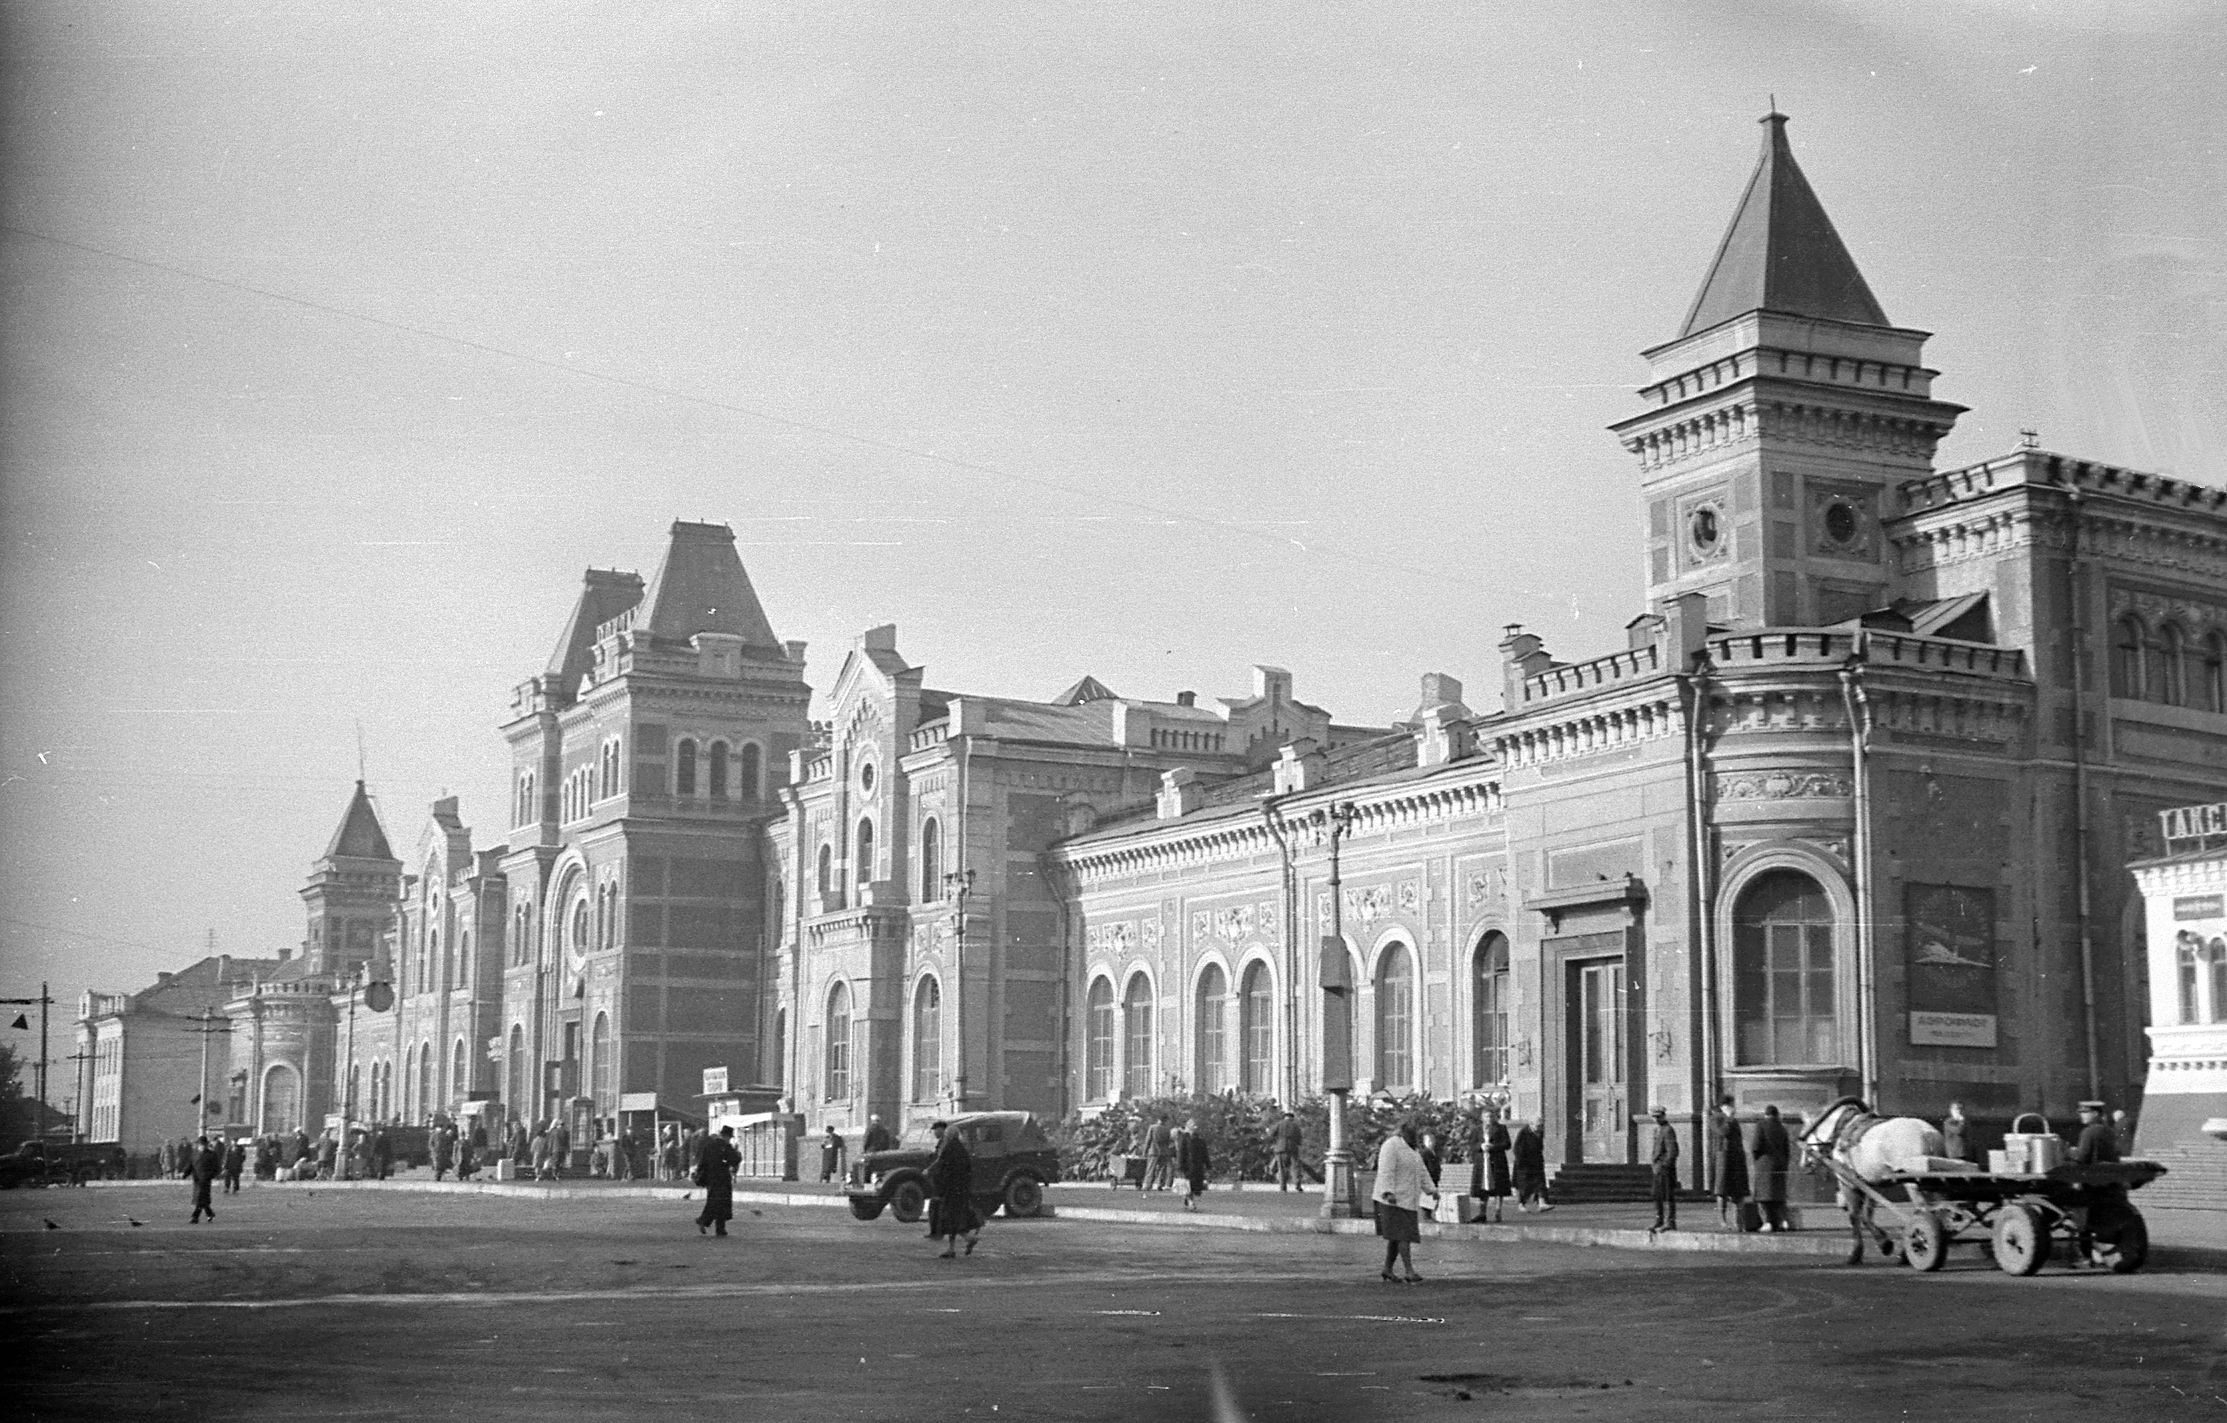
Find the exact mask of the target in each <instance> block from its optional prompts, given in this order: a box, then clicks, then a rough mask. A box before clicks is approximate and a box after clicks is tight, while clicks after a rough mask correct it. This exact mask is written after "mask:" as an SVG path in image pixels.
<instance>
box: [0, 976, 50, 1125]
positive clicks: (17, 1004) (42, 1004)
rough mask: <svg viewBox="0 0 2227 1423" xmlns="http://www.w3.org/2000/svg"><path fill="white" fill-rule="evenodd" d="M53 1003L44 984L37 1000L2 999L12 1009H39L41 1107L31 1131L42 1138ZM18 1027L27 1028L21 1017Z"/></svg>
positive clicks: (0, 1000)
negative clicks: (49, 1018)
mask: <svg viewBox="0 0 2227 1423" xmlns="http://www.w3.org/2000/svg"><path fill="white" fill-rule="evenodd" d="M53 1002H54V996H53V995H52V994H50V993H48V992H47V987H46V984H45V983H44V982H41V983H40V984H39V996H38V997H36V998H0V1003H4V1004H6V1005H8V1006H9V1007H12V1008H28V1007H30V1006H31V1005H32V1004H34V1003H35V1004H37V1005H38V1008H39V1063H38V1069H37V1072H36V1074H35V1075H36V1077H37V1079H38V1084H39V1106H38V1112H37V1115H36V1117H35V1118H34V1120H33V1122H32V1126H31V1130H32V1132H33V1133H34V1134H35V1135H37V1136H40V1137H44V1136H45V1135H46V1016H47V1015H46V1010H47V1009H48V1008H49V1007H50V1006H52V1005H53ZM16 1026H17V1027H23V1026H25V1024H24V1022H23V1019H22V1018H21V1017H20V1016H19V1017H18V1018H17V1019H16Z"/></svg>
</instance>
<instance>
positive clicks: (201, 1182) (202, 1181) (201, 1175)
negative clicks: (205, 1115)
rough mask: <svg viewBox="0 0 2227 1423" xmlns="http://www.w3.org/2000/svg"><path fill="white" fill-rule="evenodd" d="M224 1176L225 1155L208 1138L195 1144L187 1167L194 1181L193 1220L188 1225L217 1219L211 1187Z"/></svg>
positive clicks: (188, 1173) (187, 1171) (187, 1172)
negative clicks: (210, 1194)
mask: <svg viewBox="0 0 2227 1423" xmlns="http://www.w3.org/2000/svg"><path fill="white" fill-rule="evenodd" d="M222 1174H224V1153H223V1152H221V1151H219V1150H218V1149H217V1148H216V1147H214V1146H211V1145H210V1144H209V1139H208V1138H207V1137H205V1136H204V1137H202V1138H200V1139H199V1140H198V1141H196V1142H194V1143H193V1157H192V1160H191V1161H190V1162H188V1163H187V1166H186V1175H187V1176H188V1177H189V1178H190V1179H191V1180H192V1181H193V1219H192V1220H190V1221H188V1222H186V1223H187V1224H188V1225H199V1224H200V1223H201V1218H202V1217H203V1216H204V1215H206V1216H207V1217H208V1218H209V1219H210V1220H215V1219H216V1218H217V1208H216V1206H215V1205H214V1204H212V1203H211V1202H210V1200H209V1187H210V1186H211V1185H212V1184H213V1183H214V1182H215V1181H216V1179H217V1177H218V1176H220V1175H222Z"/></svg>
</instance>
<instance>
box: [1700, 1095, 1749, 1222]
mask: <svg viewBox="0 0 2227 1423" xmlns="http://www.w3.org/2000/svg"><path fill="white" fill-rule="evenodd" d="M1709 1179H1710V1180H1711V1181H1713V1182H1714V1183H1715V1188H1714V1189H1715V1191H1716V1196H1717V1224H1719V1225H1737V1224H1739V1221H1738V1219H1737V1216H1738V1215H1739V1210H1740V1203H1741V1202H1742V1201H1744V1200H1746V1199H1747V1198H1748V1144H1747V1143H1746V1142H1745V1141H1743V1140H1741V1137H1740V1119H1739V1117H1738V1116H1736V1115H1735V1114H1734V1113H1733V1110H1732V1099H1731V1098H1730V1097H1729V1096H1726V1097H1719V1098H1718V1099H1717V1109H1716V1110H1715V1111H1713V1112H1711V1113H1710V1114H1709Z"/></svg>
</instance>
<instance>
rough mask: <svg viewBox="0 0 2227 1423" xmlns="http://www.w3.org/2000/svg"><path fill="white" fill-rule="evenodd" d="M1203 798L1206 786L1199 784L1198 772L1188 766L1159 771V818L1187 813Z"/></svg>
mask: <svg viewBox="0 0 2227 1423" xmlns="http://www.w3.org/2000/svg"><path fill="white" fill-rule="evenodd" d="M1205 798H1206V788H1205V787H1204V786H1201V785H1200V784H1199V773H1198V772H1196V771H1194V770H1192V769H1191V768H1190V767H1189V766H1178V767H1176V768H1175V769H1174V770H1172V771H1162V772H1161V773H1160V804H1159V810H1160V819H1162V820H1175V819H1178V818H1180V817H1182V816H1186V815H1189V814H1190V813H1191V812H1192V811H1194V810H1197V809H1198V808H1199V805H1200V803H1201V802H1202V801H1204V800H1205Z"/></svg>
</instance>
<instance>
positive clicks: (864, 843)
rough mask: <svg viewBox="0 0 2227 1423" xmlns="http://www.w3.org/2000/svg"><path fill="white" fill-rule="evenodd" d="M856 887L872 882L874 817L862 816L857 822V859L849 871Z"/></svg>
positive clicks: (864, 886) (862, 887) (861, 887)
mask: <svg viewBox="0 0 2227 1423" xmlns="http://www.w3.org/2000/svg"><path fill="white" fill-rule="evenodd" d="M851 877H852V879H854V880H855V881H856V882H857V884H858V887H859V888H860V889H861V890H863V889H865V888H866V886H867V885H869V884H872V883H873V882H874V819H873V817H872V816H862V817H861V818H860V819H859V822H858V860H857V861H856V868H855V869H854V870H853V871H852V872H851Z"/></svg>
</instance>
